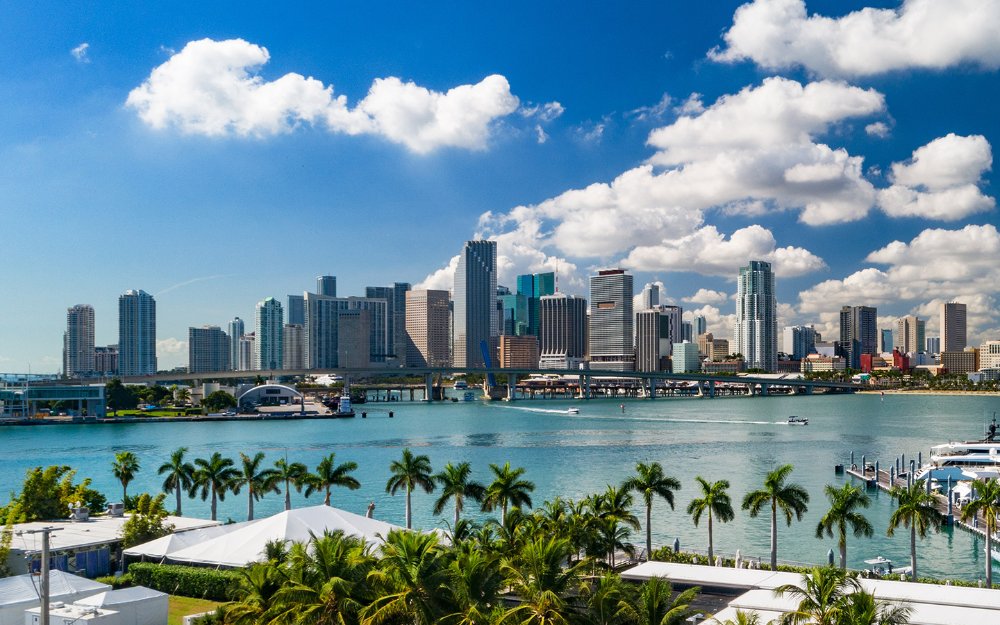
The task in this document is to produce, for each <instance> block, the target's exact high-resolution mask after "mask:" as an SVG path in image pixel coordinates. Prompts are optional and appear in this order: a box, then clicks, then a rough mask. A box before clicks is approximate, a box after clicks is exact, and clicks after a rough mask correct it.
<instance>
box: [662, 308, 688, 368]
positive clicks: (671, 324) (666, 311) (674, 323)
mask: <svg viewBox="0 0 1000 625" xmlns="http://www.w3.org/2000/svg"><path fill="white" fill-rule="evenodd" d="M656 310H658V311H660V316H662V317H665V318H666V321H665V322H664V332H665V334H664V336H663V338H664V339H666V340H667V345H666V350H667V353H666V354H664V355H665V356H669V355H671V354H673V349H674V343H683V342H684V309H683V308H681V307H680V306H672V305H665V306H657V307H656Z"/></svg>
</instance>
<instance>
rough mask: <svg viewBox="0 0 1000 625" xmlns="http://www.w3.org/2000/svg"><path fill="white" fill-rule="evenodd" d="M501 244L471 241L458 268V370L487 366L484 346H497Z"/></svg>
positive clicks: (454, 355) (455, 356)
mask: <svg viewBox="0 0 1000 625" xmlns="http://www.w3.org/2000/svg"><path fill="white" fill-rule="evenodd" d="M496 293H497V243H496V241H467V242H466V243H465V247H464V248H463V249H462V252H461V254H460V255H459V258H458V267H457V268H456V269H455V290H454V302H453V303H454V350H455V351H454V354H453V358H454V361H455V366H456V367H483V366H485V362H484V360H483V353H482V348H481V346H482V345H483V344H485V345H486V346H487V349H488V350H492V349H493V348H494V347H495V343H496V338H495V337H497V336H499V334H500V332H499V330H500V329H499V323H498V320H497V315H496Z"/></svg>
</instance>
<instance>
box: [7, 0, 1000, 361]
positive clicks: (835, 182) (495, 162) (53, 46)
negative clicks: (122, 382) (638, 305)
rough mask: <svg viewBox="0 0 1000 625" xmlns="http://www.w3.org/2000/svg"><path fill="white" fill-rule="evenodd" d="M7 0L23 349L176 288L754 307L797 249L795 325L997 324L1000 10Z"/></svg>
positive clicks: (792, 294)
mask: <svg viewBox="0 0 1000 625" xmlns="http://www.w3.org/2000/svg"><path fill="white" fill-rule="evenodd" d="M480 4H481V3H435V4H434V6H418V5H414V4H413V3H325V4H317V5H315V6H303V7H297V8H294V9H289V8H288V7H284V6H274V5H272V4H263V3H253V2H249V3H242V4H240V5H239V6H238V7H237V6H236V5H223V4H219V5H211V6H206V5H205V4H204V3H198V4H194V3H175V4H171V5H170V6H169V7H168V6H142V7H120V6H113V5H112V4H109V3H55V2H52V3H45V2H39V3H8V4H7V5H5V15H4V20H3V21H2V22H0V55H2V58H4V59H5V61H6V70H5V71H4V72H3V73H2V74H0V102H2V104H0V106H2V107H3V108H4V109H5V110H4V114H3V115H0V216H2V223H3V232H4V235H5V236H4V237H3V244H2V245H3V248H2V249H3V256H2V257H3V259H4V268H5V271H4V278H5V280H4V282H5V286H6V289H7V292H8V294H9V297H10V298H11V299H12V300H13V301H14V302H15V303H14V305H12V306H10V307H9V308H8V310H9V312H8V313H7V323H4V324H0V370H3V371H25V370H27V369H28V368H29V366H30V367H31V369H32V370H33V371H36V372H37V371H49V372H51V371H56V370H58V368H59V366H60V353H61V344H60V342H61V335H62V331H63V328H64V325H65V310H66V308H67V307H69V306H71V305H73V304H77V303H88V304H91V305H93V306H94V307H95V310H96V314H97V324H98V325H97V342H98V344H106V343H111V342H115V341H116V340H117V325H116V324H117V297H118V295H119V294H120V293H121V292H122V291H124V290H126V289H129V288H141V289H144V290H146V291H148V292H150V293H153V294H154V295H156V296H157V302H158V308H157V312H158V317H159V328H158V339H159V340H160V341H161V345H160V350H159V356H160V366H161V368H165V367H171V366H175V365H181V364H185V363H186V359H187V353H186V345H185V341H186V337H187V328H188V327H189V326H200V325H204V324H219V325H222V324H224V323H225V322H226V321H227V320H229V319H231V318H232V317H233V316H237V315H238V316H240V317H243V318H244V319H252V316H253V306H254V303H255V302H256V301H258V300H260V299H262V298H264V297H267V296H275V297H279V298H282V299H283V298H284V296H285V295H286V294H288V293H301V292H302V291H303V290H306V289H311V288H312V286H313V279H314V277H315V276H316V275H318V274H321V273H323V274H326V273H329V274H334V275H336V276H337V277H338V282H339V284H338V289H339V291H340V292H341V293H342V294H363V290H364V287H365V286H366V285H382V284H391V283H392V282H394V281H409V282H413V283H415V284H418V283H422V284H425V285H428V286H432V287H447V286H448V285H449V284H450V279H449V275H450V274H449V272H448V266H449V263H450V262H452V258H453V256H454V255H455V254H457V252H458V251H459V249H460V248H461V246H462V243H463V241H464V240H466V239H468V238H472V237H473V236H477V235H479V236H491V237H494V238H497V240H498V241H499V244H500V253H501V256H502V258H503V263H502V269H501V282H502V283H504V282H506V283H510V284H513V279H512V276H513V275H515V274H517V273H522V272H525V271H540V270H546V269H552V268H555V267H556V266H557V265H558V267H559V270H560V286H561V290H564V291H568V292H575V293H581V294H585V293H586V276H587V275H588V273H589V272H590V271H592V270H593V269H594V268H596V267H602V266H610V265H621V266H625V267H628V268H630V269H631V270H633V271H634V272H635V273H636V275H637V278H636V285H637V290H638V289H641V287H642V285H643V284H644V283H646V282H650V281H660V282H662V283H663V286H664V292H665V294H666V297H668V298H670V299H672V300H673V301H676V302H679V303H681V304H682V305H683V306H684V307H685V309H686V310H698V311H699V312H700V313H701V314H705V315H706V316H707V317H708V320H709V329H710V330H714V331H715V332H716V333H722V334H726V333H727V332H728V328H729V327H730V324H731V322H732V319H731V314H732V312H733V304H732V302H731V300H729V299H728V296H729V295H731V294H732V292H733V290H734V284H733V276H734V275H735V272H736V268H737V267H738V266H739V265H741V264H744V263H745V262H746V261H747V260H749V259H750V258H767V259H770V260H772V261H774V263H775V265H776V267H777V271H778V296H779V301H780V303H781V307H780V314H781V321H782V323H815V324H818V325H819V326H820V327H821V328H822V330H823V331H824V332H832V331H833V330H834V328H835V325H834V321H835V313H836V311H837V310H838V309H839V307H840V306H841V305H845V304H852V305H857V304H869V305H876V306H878V308H879V316H880V319H881V321H882V322H883V324H884V327H889V324H890V323H891V322H892V320H893V319H894V318H895V317H896V316H898V315H901V314H907V313H910V312H916V313H918V314H921V315H923V316H929V317H930V319H929V322H928V334H929V335H932V334H935V333H936V325H937V322H936V311H937V308H936V307H937V305H938V304H939V303H940V302H941V301H945V300H952V299H957V300H958V301H964V302H966V303H967V304H968V306H969V314H970V325H971V334H972V336H971V338H972V339H973V340H975V341H978V340H981V339H985V338H1000V316H998V315H997V312H996V298H997V296H998V289H1000V287H998V286H997V283H996V281H995V279H994V277H993V276H994V275H995V267H996V266H997V261H998V260H1000V235H998V233H997V231H996V223H997V213H996V209H995V201H994V200H993V196H994V190H993V185H992V177H993V174H992V171H991V168H992V145H994V144H995V143H996V141H997V139H998V137H997V135H998V123H1000V122H998V121H997V116H996V114H995V102H996V101H997V99H998V96H1000V80H998V74H997V67H998V66H1000V41H997V40H996V39H995V37H994V36H993V35H991V33H995V32H996V29H997V28H998V27H1000V26H998V25H1000V7H998V5H997V4H996V3H995V2H992V1H990V0H956V1H952V2H941V1H938V2H931V1H929V0H909V1H907V2H903V3H899V2H881V3H872V4H864V3H857V2H832V1H825V2H818V1H813V0H810V1H808V2H802V0H755V2H753V3H749V4H745V5H744V3H741V2H721V1H720V2H707V3H681V2H659V3H653V2H639V3H631V4H630V5H629V9H628V11H627V12H623V11H622V10H621V8H620V7H619V6H612V5H609V4H608V3H596V2H595V3H583V4H580V5H577V6H576V7H574V8H573V9H572V10H568V9H567V8H566V7H565V5H555V4H553V5H551V6H549V5H542V4H541V3H525V2H510V3H503V4H502V5H491V6H481V5H480Z"/></svg>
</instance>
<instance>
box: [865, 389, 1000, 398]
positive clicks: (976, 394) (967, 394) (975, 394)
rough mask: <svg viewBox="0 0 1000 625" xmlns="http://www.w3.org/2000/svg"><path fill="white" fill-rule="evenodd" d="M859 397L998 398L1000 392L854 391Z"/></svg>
mask: <svg viewBox="0 0 1000 625" xmlns="http://www.w3.org/2000/svg"><path fill="white" fill-rule="evenodd" d="M856 392H857V393H858V394H859V395H877V394H882V393H884V394H886V395H940V396H948V395H952V396H955V397H980V396H981V397H1000V391H930V390H926V389H913V390H907V389H885V390H881V389H879V390H874V389H873V390H870V391H867V390H866V391H856Z"/></svg>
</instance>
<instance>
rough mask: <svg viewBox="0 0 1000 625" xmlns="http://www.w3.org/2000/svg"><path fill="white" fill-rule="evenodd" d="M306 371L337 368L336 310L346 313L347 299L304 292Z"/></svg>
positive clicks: (337, 318)
mask: <svg viewBox="0 0 1000 625" xmlns="http://www.w3.org/2000/svg"><path fill="white" fill-rule="evenodd" d="M303 297H304V301H305V316H306V325H305V330H306V339H305V348H306V349H305V359H306V368H307V369H334V368H336V367H337V327H338V323H339V320H340V311H341V310H347V300H346V299H342V298H337V297H330V296H327V295H319V294H318V293H305V294H304V295H303Z"/></svg>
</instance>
